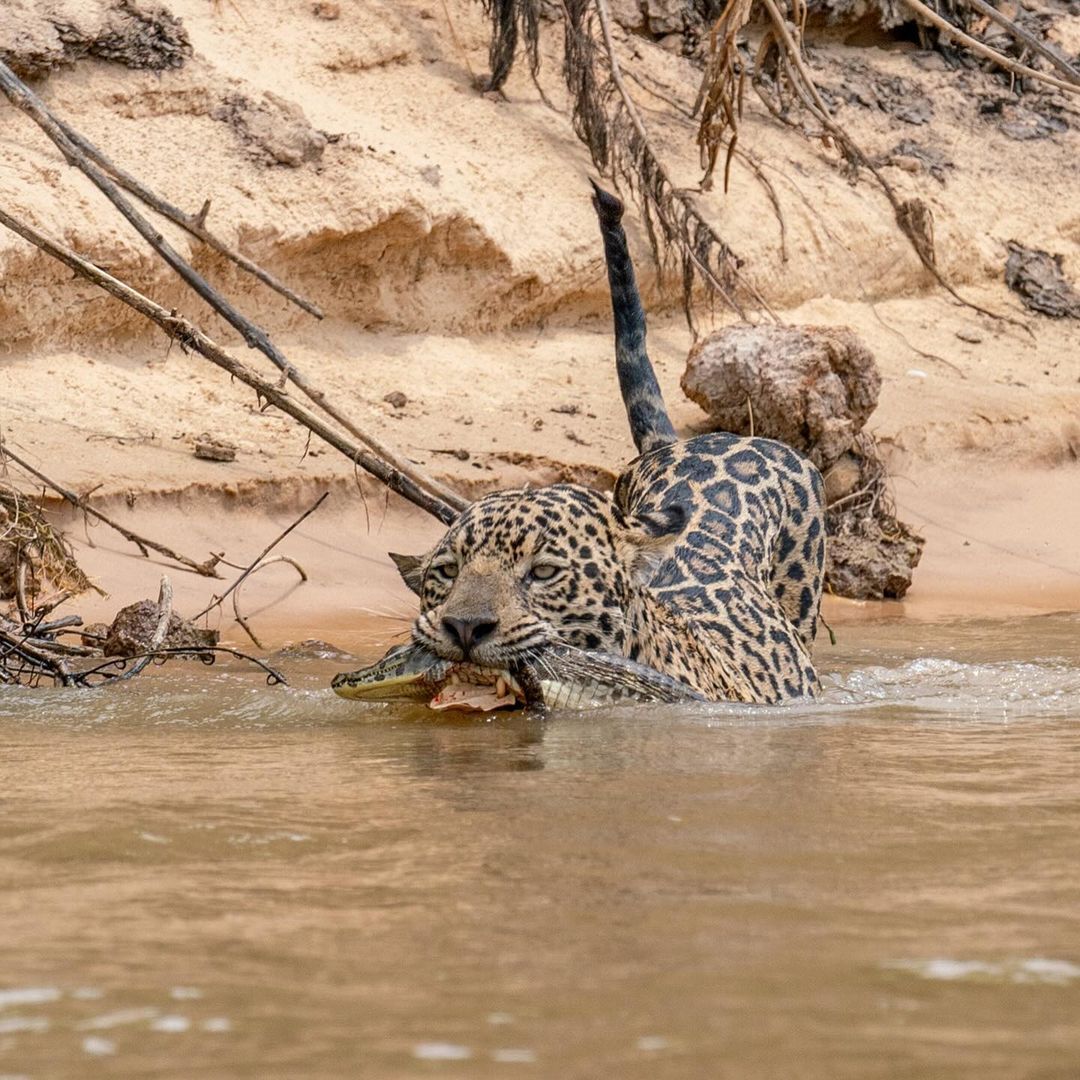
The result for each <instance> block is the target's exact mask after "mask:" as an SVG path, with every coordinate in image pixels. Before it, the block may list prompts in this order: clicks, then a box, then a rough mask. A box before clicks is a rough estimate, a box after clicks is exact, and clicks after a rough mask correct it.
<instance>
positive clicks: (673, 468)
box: [593, 185, 825, 701]
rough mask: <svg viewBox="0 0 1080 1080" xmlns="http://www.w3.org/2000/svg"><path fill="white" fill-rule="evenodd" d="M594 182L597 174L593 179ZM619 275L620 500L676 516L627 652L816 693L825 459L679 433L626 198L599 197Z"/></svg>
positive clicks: (737, 690) (705, 674) (740, 682)
mask: <svg viewBox="0 0 1080 1080" xmlns="http://www.w3.org/2000/svg"><path fill="white" fill-rule="evenodd" d="M594 187H595V185H594ZM593 201H594V205H595V206H596V210H597V216H598V218H599V221H600V230H601V233H602V235H603V238H604V251H605V256H606V258H607V263H608V278H609V282H610V284H611V295H612V308H613V312H614V316H615V340H616V363H617V369H618V372H619V383H620V388H621V390H622V395H623V400H624V402H625V404H626V409H627V415H628V418H629V420H630V428H631V434H632V435H633V438H634V441H635V444H636V445H637V446H638V448H639V449H640V450H642V451H643V453H642V455H641V456H640V457H639V458H637V459H636V460H635V461H633V462H631V463H630V465H628V466H627V467H626V469H625V470H624V471H623V473H622V474H621V476H620V477H619V480H618V483H617V484H616V488H615V504H616V506H617V507H618V508H619V509H620V510H622V511H623V512H624V513H626V514H628V515H635V516H641V515H645V516H649V515H656V514H658V513H662V514H664V515H665V516H666V517H667V518H668V519H669V520H673V521H674V520H681V527H680V528H679V529H678V530H677V531H676V532H675V533H674V535H673V536H672V538H671V542H670V548H669V550H668V551H667V553H666V554H665V556H664V557H663V558H662V559H661V560H660V561H659V562H658V564H657V565H656V568H655V570H654V572H653V574H652V577H651V579H650V580H649V581H648V582H647V587H646V588H645V589H643V590H642V598H641V601H640V602H639V604H637V605H635V610H634V611H633V612H632V615H631V621H632V622H633V623H634V624H635V628H634V631H633V632H632V633H631V634H629V635H628V644H627V646H626V648H627V653H628V655H630V656H631V657H633V658H634V659H636V660H640V661H642V662H644V663H648V664H651V665H652V666H654V667H659V668H660V669H661V670H664V671H667V672H668V673H670V674H674V675H676V676H677V677H679V678H682V679H684V680H685V681H687V682H689V683H690V684H691V685H693V686H695V687H696V688H697V689H699V690H701V691H703V692H704V693H706V694H708V695H709V696H711V697H736V698H739V699H741V700H752V701H782V700H786V699H790V698H796V697H803V696H807V695H810V694H813V693H814V692H815V690H816V687H817V677H816V674H815V672H814V668H813V664H812V661H811V658H810V653H811V649H812V647H813V641H814V637H815V634H816V632H817V619H818V612H819V608H820V603H821V591H822V575H823V567H824V560H825V520H824V513H825V508H824V491H823V485H822V481H821V476H820V474H819V473H818V471H817V469H816V468H814V466H813V465H812V464H811V463H810V462H809V461H807V460H806V459H805V458H804V457H802V455H800V454H798V453H796V452H795V451H793V450H791V449H790V448H789V447H787V446H785V445H783V444H782V443H778V442H775V441H773V440H771V439H761V438H745V437H741V436H737V435H732V434H725V433H717V434H711V435H701V436H698V437H696V438H693V439H690V440H688V441H686V442H676V441H675V440H676V435H675V430H674V427H673V425H672V424H671V421H670V419H669V418H668V415H667V411H666V409H665V407H664V403H663V397H662V395H661V392H660V388H659V384H658V383H657V380H656V376H655V373H654V371H653V368H652V364H651V362H650V361H649V358H648V354H647V351H646V347H645V325H644V323H645V315H644V311H643V309H642V306H641V302H640V298H639V296H638V293H637V288H636V285H635V282H634V275H633V270H632V268H631V266H630V256H629V252H628V250H627V245H626V237H625V234H624V232H623V229H622V226H621V224H620V219H621V215H622V205H621V203H620V202H619V200H618V199H616V198H615V197H614V196H612V195H609V194H607V193H605V192H602V191H600V190H599V189H598V188H597V189H596V195H595V197H594V200H593Z"/></svg>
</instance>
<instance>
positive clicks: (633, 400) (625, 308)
mask: <svg viewBox="0 0 1080 1080" xmlns="http://www.w3.org/2000/svg"><path fill="white" fill-rule="evenodd" d="M593 191H594V193H595V194H594V195H593V206H595V207H596V216H597V217H598V218H599V219H600V233H601V235H602V236H603V238H604V257H605V258H606V260H607V271H608V283H609V285H610V286H611V308H612V311H613V312H614V314H615V366H616V368H617V370H618V372H619V389H620V390H621V391H622V399H623V404H624V405H625V406H626V415H627V418H628V419H629V421H630V434H631V435H633V437H634V445H635V446H636V447H637V448H638V452H639V453H641V454H645V453H648V452H649V451H650V450H655V449H656V448H657V447H658V446H666V445H667V444H668V443H673V442H675V441H676V439H677V436H676V434H675V429H674V428H673V427H672V426H671V420H670V419H669V418H668V414H667V408H666V407H665V405H664V397H663V395H662V394H661V393H660V384H659V383H657V381H656V372H654V371H653V366H652V363H651V362H650V361H649V354H648V353H647V352H646V351H645V311H644V309H643V308H642V306H641V296H640V295H639V294H638V289H637V282H636V281H635V280H634V266H633V263H631V262H630V252H629V251H628V250H627V247H626V233H625V232H623V227H622V225H621V224H620V222H621V221H622V215H623V204H622V202H621V201H620V200H619V199H617V198H616V197H615V196H614V195H611V194H609V193H608V192H606V191H604V190H602V189H601V188H599V187H597V185H596V183H595V182H594V183H593Z"/></svg>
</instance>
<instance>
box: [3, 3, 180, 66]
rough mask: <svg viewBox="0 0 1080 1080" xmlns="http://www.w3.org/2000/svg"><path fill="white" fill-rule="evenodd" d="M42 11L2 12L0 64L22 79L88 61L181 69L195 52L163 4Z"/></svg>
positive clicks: (17, 6) (22, 7)
mask: <svg viewBox="0 0 1080 1080" xmlns="http://www.w3.org/2000/svg"><path fill="white" fill-rule="evenodd" d="M41 6H43V5H41ZM41 6H39V7H38V9H35V7H34V6H31V5H24V4H20V3H16V4H15V5H14V6H13V9H12V8H9V6H8V5H7V4H5V5H4V6H3V9H2V10H0V59H2V60H3V61H4V62H5V63H6V64H7V65H8V66H9V67H10V68H11V69H12V70H13V71H14V72H15V73H16V74H17V75H19V76H20V77H21V78H24V79H38V78H42V77H43V76H45V75H48V74H49V73H50V72H51V71H53V70H55V69H56V68H58V67H63V66H65V65H69V64H74V63H75V62H76V61H78V60H81V59H83V57H87V56H90V57H94V58H96V59H98V60H108V61H110V62H112V63H115V64H122V65H123V66H124V67H127V68H142V69H147V70H150V71H164V70H166V69H167V68H178V67H182V66H183V64H184V63H185V62H186V61H187V60H188V58H189V57H190V56H191V53H192V49H191V39H190V38H189V37H188V33H187V30H185V29H184V24H183V23H182V22H181V21H180V20H179V19H178V18H177V17H176V16H175V15H173V14H172V13H171V12H170V11H168V9H166V8H165V7H163V6H162V5H160V4H142V3H136V2H135V0H111V2H105V0H97V2H94V0H89V2H87V0H83V2H75V0H66V2H65V0H59V2H57V3H54V4H51V5H49V6H48V7H47V9H46V10H45V11H42V10H40V7H41Z"/></svg>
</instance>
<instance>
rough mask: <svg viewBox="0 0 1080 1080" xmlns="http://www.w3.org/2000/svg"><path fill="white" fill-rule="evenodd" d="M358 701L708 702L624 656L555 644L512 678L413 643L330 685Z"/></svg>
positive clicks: (450, 705)
mask: <svg viewBox="0 0 1080 1080" xmlns="http://www.w3.org/2000/svg"><path fill="white" fill-rule="evenodd" d="M330 685H331V686H332V687H333V689H334V692H335V693H337V694H340V695H341V697H344V698H353V699H356V700H360V701H416V702H426V703H427V704H428V705H429V706H430V707H431V708H432V709H454V710H459V711H464V712H489V711H491V710H493V709H510V708H517V707H519V706H522V705H527V706H530V707H533V708H537V707H541V708H542V707H544V706H550V707H552V708H564V709H589V708H595V707H596V706H599V705H612V704H615V703H617V702H635V701H638V702H650V701H653V702H668V703H673V702H688V701H704V700H705V698H704V697H703V696H702V695H701V694H699V693H697V691H695V690H692V689H691V688H690V687H689V686H686V685H684V684H683V683H681V682H679V681H678V680H677V679H673V678H671V677H670V676H668V675H664V674H663V673H662V672H659V671H654V670H653V669H652V668H649V667H645V666H644V665H643V664H638V663H635V662H634V661H633V660H628V659H627V658H626V657H624V656H614V655H611V654H609V653H602V652H591V651H589V650H587V649H576V648H574V647H572V646H570V645H559V644H553V645H550V646H548V647H547V648H545V649H543V650H542V651H541V652H539V653H537V654H536V655H534V656H532V657H530V659H529V660H528V661H527V662H525V663H520V664H517V665H515V669H514V670H513V671H509V670H499V669H497V668H490V667H482V666H481V665H479V664H472V663H469V662H467V661H454V660H443V659H441V658H440V657H438V656H436V655H435V654H434V653H432V652H429V651H428V650H427V649H425V648H423V647H422V646H421V645H418V644H417V643H416V642H410V643H409V644H407V645H397V646H395V647H394V648H392V649H391V650H390V651H389V652H388V653H387V654H386V655H385V656H384V657H383V658H382V659H381V660H379V661H377V662H376V663H374V664H371V665H369V666H368V667H364V668H360V670H359V671H350V672H342V673H341V674H340V675H335V676H334V680H333V682H332V683H331V684H330Z"/></svg>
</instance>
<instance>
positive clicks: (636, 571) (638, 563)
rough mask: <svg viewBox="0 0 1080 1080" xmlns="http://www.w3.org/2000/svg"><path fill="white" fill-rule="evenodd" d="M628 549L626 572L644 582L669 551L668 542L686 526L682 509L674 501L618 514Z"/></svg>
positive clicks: (685, 516) (669, 544)
mask: <svg viewBox="0 0 1080 1080" xmlns="http://www.w3.org/2000/svg"><path fill="white" fill-rule="evenodd" d="M619 516H620V517H621V518H622V522H623V526H624V528H625V533H624V537H625V539H626V541H627V544H628V546H629V548H630V560H629V561H630V571H631V573H632V574H633V577H634V580H635V582H637V583H638V584H639V585H648V584H649V583H650V582H651V581H652V579H653V575H654V574H655V573H656V571H657V569H658V568H659V566H660V564H661V563H662V562H663V561H664V559H665V558H667V556H668V555H669V554H670V552H671V547H672V541H673V540H674V539H675V537H676V536H678V535H679V533H681V532H682V531H683V528H684V527H685V525H686V519H687V513H686V510H685V509H684V508H683V507H682V506H680V505H678V504H677V503H676V504H675V505H673V506H668V507H664V508H663V509H662V510H657V511H653V512H650V513H645V514H625V515H623V514H620V515H619Z"/></svg>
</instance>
